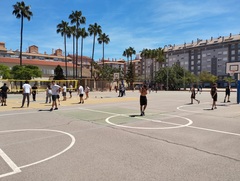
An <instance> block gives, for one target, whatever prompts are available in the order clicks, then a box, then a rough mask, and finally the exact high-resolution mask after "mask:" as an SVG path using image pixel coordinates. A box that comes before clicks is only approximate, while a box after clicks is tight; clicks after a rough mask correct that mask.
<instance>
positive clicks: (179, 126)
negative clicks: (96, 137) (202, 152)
mask: <svg viewBox="0 0 240 181" xmlns="http://www.w3.org/2000/svg"><path fill="white" fill-rule="evenodd" d="M164 115H167V114H164ZM117 116H124V117H126V115H120V114H116V115H113V116H110V117H108V118H106V119H105V121H106V122H107V123H108V124H111V125H113V126H117V127H122V128H130V129H143V130H156V129H175V128H182V127H187V126H189V125H191V124H192V123H193V122H192V120H191V119H188V118H185V117H182V116H175V115H174V116H173V115H170V116H172V117H178V118H182V119H185V120H187V121H188V123H187V124H176V123H170V122H165V121H158V120H152V119H146V118H137V119H141V120H147V121H152V122H159V123H165V124H170V125H175V126H171V127H137V126H127V125H122V124H115V123H112V122H111V121H109V120H110V119H111V118H114V117H117Z"/></svg>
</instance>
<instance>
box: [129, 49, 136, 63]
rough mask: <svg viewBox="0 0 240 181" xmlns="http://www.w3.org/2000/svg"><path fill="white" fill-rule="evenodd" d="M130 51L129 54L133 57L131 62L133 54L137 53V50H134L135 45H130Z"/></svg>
mask: <svg viewBox="0 0 240 181" xmlns="http://www.w3.org/2000/svg"><path fill="white" fill-rule="evenodd" d="M128 53H129V56H130V57H131V62H132V55H135V54H136V50H134V48H133V47H129V48H128Z"/></svg>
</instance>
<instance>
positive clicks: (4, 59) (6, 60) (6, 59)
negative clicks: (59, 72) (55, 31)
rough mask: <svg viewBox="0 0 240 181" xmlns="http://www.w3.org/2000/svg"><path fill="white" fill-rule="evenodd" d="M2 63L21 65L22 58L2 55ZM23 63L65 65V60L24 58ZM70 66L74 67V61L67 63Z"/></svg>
mask: <svg viewBox="0 0 240 181" xmlns="http://www.w3.org/2000/svg"><path fill="white" fill-rule="evenodd" d="M0 63H10V64H15V65H19V63H20V59H19V58H10V57H0ZM22 64H23V65H36V66H38V65H39V66H55V67H56V66H57V65H60V66H65V62H59V61H50V60H37V59H23V60H22ZM67 66H68V67H72V62H68V63H67Z"/></svg>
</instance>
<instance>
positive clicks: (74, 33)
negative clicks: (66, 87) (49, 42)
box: [69, 26, 76, 78]
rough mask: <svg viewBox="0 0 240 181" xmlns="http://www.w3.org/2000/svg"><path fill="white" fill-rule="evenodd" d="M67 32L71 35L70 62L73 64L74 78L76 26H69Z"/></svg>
mask: <svg viewBox="0 0 240 181" xmlns="http://www.w3.org/2000/svg"><path fill="white" fill-rule="evenodd" d="M69 34H70V36H72V37H73V57H72V64H73V78H75V75H74V73H75V71H74V64H75V58H76V57H75V38H76V26H70V27H69Z"/></svg>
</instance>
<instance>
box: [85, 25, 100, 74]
mask: <svg viewBox="0 0 240 181" xmlns="http://www.w3.org/2000/svg"><path fill="white" fill-rule="evenodd" d="M88 32H89V34H90V36H92V35H93V48H92V62H91V78H92V76H93V62H94V49H95V39H96V36H99V35H100V34H102V28H101V26H100V25H98V24H97V23H94V24H93V25H92V24H90V25H89V28H88Z"/></svg>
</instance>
